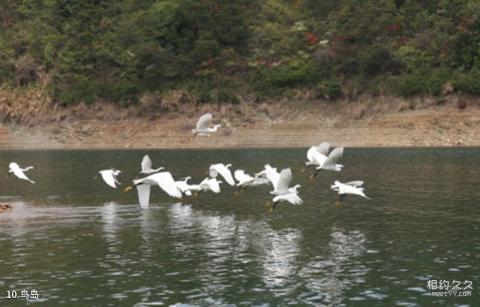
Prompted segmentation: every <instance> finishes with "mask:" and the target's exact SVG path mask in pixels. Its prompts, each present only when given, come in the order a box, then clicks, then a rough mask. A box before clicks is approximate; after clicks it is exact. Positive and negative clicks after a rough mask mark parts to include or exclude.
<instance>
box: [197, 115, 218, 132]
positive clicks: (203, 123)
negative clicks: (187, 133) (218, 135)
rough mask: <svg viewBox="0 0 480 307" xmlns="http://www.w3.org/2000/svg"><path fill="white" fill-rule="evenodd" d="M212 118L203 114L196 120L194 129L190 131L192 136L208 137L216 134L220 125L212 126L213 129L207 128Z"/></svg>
mask: <svg viewBox="0 0 480 307" xmlns="http://www.w3.org/2000/svg"><path fill="white" fill-rule="evenodd" d="M212 118H213V116H212V113H206V114H203V115H202V116H201V117H200V118H199V119H198V121H197V126H196V127H195V129H193V130H192V133H193V135H194V136H195V135H201V136H210V134H211V133H213V132H216V131H217V130H218V128H220V127H221V125H214V126H213V128H211V127H208V125H209V124H210V122H211V121H212Z"/></svg>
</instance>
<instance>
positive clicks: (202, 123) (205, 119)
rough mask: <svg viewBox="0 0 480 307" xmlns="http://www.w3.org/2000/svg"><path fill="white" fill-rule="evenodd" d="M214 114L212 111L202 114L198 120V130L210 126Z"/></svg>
mask: <svg viewBox="0 0 480 307" xmlns="http://www.w3.org/2000/svg"><path fill="white" fill-rule="evenodd" d="M212 118H213V116H212V113H206V114H203V115H202V116H200V118H199V119H198V121H197V127H196V128H197V130H205V129H207V128H208V124H209V123H210V121H211V120H212Z"/></svg>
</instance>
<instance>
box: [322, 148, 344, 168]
mask: <svg viewBox="0 0 480 307" xmlns="http://www.w3.org/2000/svg"><path fill="white" fill-rule="evenodd" d="M342 156H343V147H337V148H335V149H334V150H332V152H330V154H329V155H328V158H327V159H326V160H325V162H324V163H323V166H324V167H325V166H335V164H337V162H338V160H340V158H341V157H342Z"/></svg>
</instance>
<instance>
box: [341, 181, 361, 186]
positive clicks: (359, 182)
mask: <svg viewBox="0 0 480 307" xmlns="http://www.w3.org/2000/svg"><path fill="white" fill-rule="evenodd" d="M345 184H348V185H351V186H354V187H361V186H362V185H363V181H361V180H355V181H349V182H346V183H345Z"/></svg>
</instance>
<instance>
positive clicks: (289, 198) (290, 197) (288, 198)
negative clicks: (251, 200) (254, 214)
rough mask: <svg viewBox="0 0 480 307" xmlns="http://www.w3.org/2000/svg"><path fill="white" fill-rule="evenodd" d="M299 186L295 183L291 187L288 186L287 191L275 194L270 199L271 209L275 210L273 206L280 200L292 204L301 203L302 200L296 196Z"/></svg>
mask: <svg viewBox="0 0 480 307" xmlns="http://www.w3.org/2000/svg"><path fill="white" fill-rule="evenodd" d="M300 187H301V186H300V185H299V184H297V185H296V186H294V187H293V188H290V189H289V190H288V192H287V193H285V194H281V195H277V196H275V197H274V198H273V199H272V202H273V205H272V210H275V207H276V206H277V204H278V203H280V202H289V203H291V204H292V205H301V204H303V200H302V199H301V198H300V197H299V196H298V188H300Z"/></svg>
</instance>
